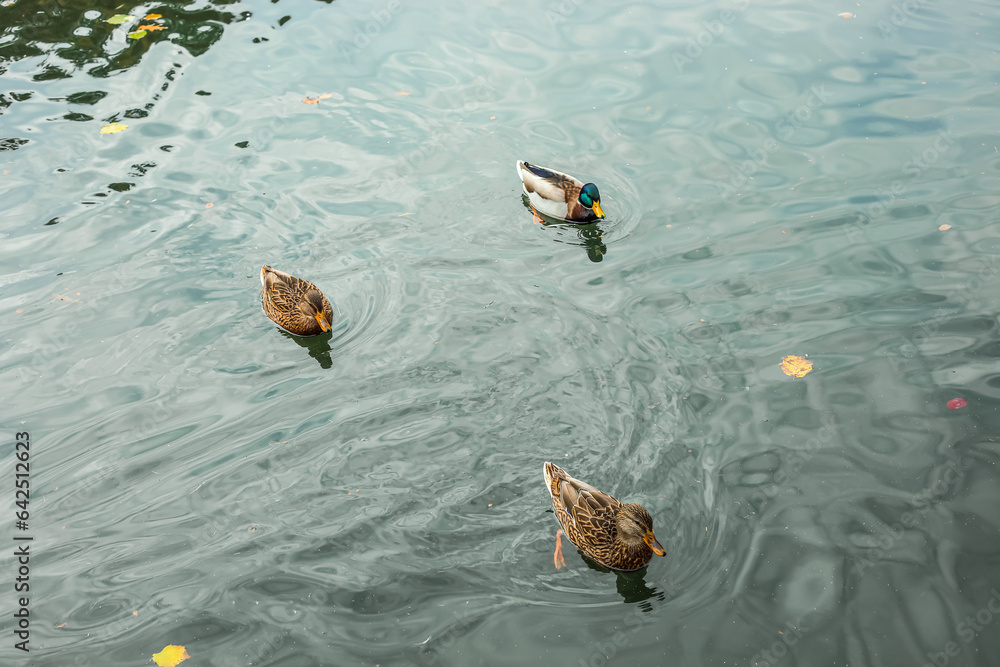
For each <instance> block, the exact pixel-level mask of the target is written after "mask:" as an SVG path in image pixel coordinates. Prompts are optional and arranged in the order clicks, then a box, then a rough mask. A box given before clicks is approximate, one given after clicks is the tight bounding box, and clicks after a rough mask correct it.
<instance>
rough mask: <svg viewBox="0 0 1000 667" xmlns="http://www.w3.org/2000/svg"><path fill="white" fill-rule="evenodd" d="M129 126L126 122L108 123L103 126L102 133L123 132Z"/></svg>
mask: <svg viewBox="0 0 1000 667" xmlns="http://www.w3.org/2000/svg"><path fill="white" fill-rule="evenodd" d="M127 127H128V125H126V124H125V123H108V124H107V125H105V126H104V127H102V128H101V134H115V133H116V132H121V131H122V130H124V129H125V128H127Z"/></svg>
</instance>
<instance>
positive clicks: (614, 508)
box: [542, 462, 667, 571]
mask: <svg viewBox="0 0 1000 667" xmlns="http://www.w3.org/2000/svg"><path fill="white" fill-rule="evenodd" d="M542 472H543V474H544V475H545V487H546V488H547V489H548V490H549V495H550V496H551V498H552V507H553V508H555V511H556V518H557V519H558V520H559V523H560V524H561V525H562V530H565V531H566V537H568V538H569V541H570V542H572V543H573V544H574V545H576V547H577V548H578V549H580V551H582V552H583V553H585V554H586V555H587V557H589V558H591V559H593V560H595V561H597V562H598V563H600V564H601V565H603V566H605V567H610V568H611V569H614V570H624V571H630V570H638V569H640V568H643V567H645V566H646V563H648V562H649V559H650V558H652V557H653V554H656V555H657V556H665V555H667V552H666V550H665V549H664V548H663V546H661V545H660V543H659V542H657V541H656V535H654V534H653V517H651V516H649V512H647V511H646V508H645V507H643V506H642V505H637V504H636V503H628V504H623V503H621V502H620V501H618V500H616V499H614V498H612V497H611V496H609V495H608V494H606V493H604V492H603V491H598V490H597V489H595V488H594V487H592V486H591V485H590V484H586V483H584V482H581V481H580V480H578V479H574V478H572V477H570V476H569V475H568V474H567V473H566V471H565V470H563V469H562V468H560V467H559V466H557V465H555V464H553V463H549V462H546V463H545V466H544V468H543V470H542ZM562 530H560V531H558V532H557V533H556V553H555V556H554V560H555V564H556V569H558V568H559V567H561V566H563V565H565V564H566V561H565V559H564V558H563V556H562V543H561V542H560V540H559V536H560V534H561V533H562Z"/></svg>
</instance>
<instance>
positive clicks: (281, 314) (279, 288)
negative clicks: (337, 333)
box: [260, 264, 333, 336]
mask: <svg viewBox="0 0 1000 667" xmlns="http://www.w3.org/2000/svg"><path fill="white" fill-rule="evenodd" d="M260 283H261V285H263V286H264V289H263V292H262V296H261V306H262V307H263V309H264V314H265V315H267V316H268V317H270V318H271V319H272V320H274V323H275V324H277V325H278V326H279V327H281V328H282V329H284V330H285V331H288V332H289V333H293V334H295V335H296V336H316V335H318V334H321V333H324V332H327V331H329V330H330V322H331V320H333V308H332V307H331V306H330V302H329V301H327V300H326V297H325V296H323V293H322V292H320V291H319V289H317V288H316V286H315V285H313V284H312V283H311V282H309V281H308V280H302V278H296V277H295V276H293V275H291V274H289V273H285V272H284V271H277V270H275V269H272V268H271V267H270V266H268V265H267V264H265V265H264V266H263V267H261V269H260Z"/></svg>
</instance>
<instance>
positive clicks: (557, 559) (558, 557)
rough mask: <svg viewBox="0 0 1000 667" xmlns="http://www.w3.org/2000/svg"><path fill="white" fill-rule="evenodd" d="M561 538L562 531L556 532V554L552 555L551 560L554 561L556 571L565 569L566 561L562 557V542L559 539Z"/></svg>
mask: <svg viewBox="0 0 1000 667" xmlns="http://www.w3.org/2000/svg"><path fill="white" fill-rule="evenodd" d="M561 536H562V529H561V528H560V529H559V530H557V531H556V552H555V553H554V554H553V555H552V560H553V561H555V564H556V569H557V570H558V569H559V568H561V567H566V559H565V558H563V555H562V540H561V539H559V538H560V537H561Z"/></svg>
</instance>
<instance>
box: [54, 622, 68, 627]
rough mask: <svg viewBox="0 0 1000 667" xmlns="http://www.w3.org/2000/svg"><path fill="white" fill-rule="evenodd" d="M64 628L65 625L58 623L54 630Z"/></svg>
mask: <svg viewBox="0 0 1000 667" xmlns="http://www.w3.org/2000/svg"><path fill="white" fill-rule="evenodd" d="M65 627H66V624H65V623H60V624H59V625H57V626H56V628H65Z"/></svg>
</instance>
